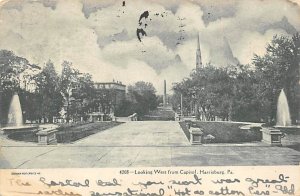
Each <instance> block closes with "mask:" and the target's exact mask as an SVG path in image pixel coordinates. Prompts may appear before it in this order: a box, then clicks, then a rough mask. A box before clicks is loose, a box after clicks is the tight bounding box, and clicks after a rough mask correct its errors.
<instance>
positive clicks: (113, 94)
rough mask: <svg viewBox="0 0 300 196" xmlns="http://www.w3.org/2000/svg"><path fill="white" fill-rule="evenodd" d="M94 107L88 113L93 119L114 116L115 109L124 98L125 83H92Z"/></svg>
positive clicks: (101, 119)
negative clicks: (94, 91)
mask: <svg viewBox="0 0 300 196" xmlns="http://www.w3.org/2000/svg"><path fill="white" fill-rule="evenodd" d="M94 87H95V89H96V96H95V99H96V100H95V101H96V107H95V108H94V111H93V112H92V113H91V114H90V116H91V118H92V120H93V121H97V120H98V121H103V120H108V119H107V118H114V112H115V109H116V108H117V107H118V106H119V105H120V104H121V102H122V101H123V100H125V96H126V85H124V84H122V83H121V82H118V81H116V82H115V81H113V82H98V83H94Z"/></svg>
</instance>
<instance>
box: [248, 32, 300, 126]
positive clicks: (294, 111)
mask: <svg viewBox="0 0 300 196" xmlns="http://www.w3.org/2000/svg"><path fill="white" fill-rule="evenodd" d="M299 59H300V36H299V33H297V34H295V35H294V36H293V37H292V38H289V37H286V36H277V35H275V36H274V37H273V40H272V41H271V43H270V44H268V46H267V48H266V54H265V55H263V56H258V55H255V56H254V59H253V64H254V65H255V67H256V77H257V80H259V81H260V83H259V86H258V94H259V95H260V100H261V101H262V102H264V103H265V106H264V108H265V110H267V111H268V113H269V118H270V119H271V120H272V121H275V118H276V104H277V99H278V96H279V92H280V90H281V89H284V90H285V92H286V94H287V97H288V101H289V106H290V111H291V117H292V121H293V122H294V123H295V121H296V119H299V116H298V115H299V113H298V111H299V100H298V99H299V97H298V98H297V87H298V82H299V62H300V60H299Z"/></svg>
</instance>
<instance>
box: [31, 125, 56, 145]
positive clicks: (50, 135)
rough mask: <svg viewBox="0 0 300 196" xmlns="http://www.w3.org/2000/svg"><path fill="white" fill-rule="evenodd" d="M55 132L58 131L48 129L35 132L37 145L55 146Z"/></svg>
mask: <svg viewBox="0 0 300 196" xmlns="http://www.w3.org/2000/svg"><path fill="white" fill-rule="evenodd" d="M57 131H58V130H57V129H56V128H48V129H43V130H41V131H39V132H37V134H36V135H37V136H38V144H40V145H50V144H57V140H56V134H55V133H56V132H57Z"/></svg>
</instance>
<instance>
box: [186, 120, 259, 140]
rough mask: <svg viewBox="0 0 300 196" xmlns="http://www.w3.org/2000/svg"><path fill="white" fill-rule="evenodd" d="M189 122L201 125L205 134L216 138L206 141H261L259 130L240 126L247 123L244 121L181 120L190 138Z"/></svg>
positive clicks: (196, 125)
mask: <svg viewBox="0 0 300 196" xmlns="http://www.w3.org/2000/svg"><path fill="white" fill-rule="evenodd" d="M187 123H192V124H193V127H200V128H201V129H202V131H203V133H204V136H207V135H212V136H214V137H215V139H213V140H211V141H208V140H206V141H204V143H244V142H253V141H260V140H261V138H262V134H261V132H260V131H259V130H255V129H251V130H241V129H240V128H239V127H240V126H242V125H246V124H243V123H230V122H202V121H197V122H191V121H186V122H180V126H181V128H182V130H183V132H184V133H185V135H186V137H187V138H188V139H190V133H189V130H188V128H187Z"/></svg>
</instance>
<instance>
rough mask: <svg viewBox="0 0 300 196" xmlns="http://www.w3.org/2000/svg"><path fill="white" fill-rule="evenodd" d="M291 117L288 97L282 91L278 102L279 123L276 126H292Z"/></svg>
mask: <svg viewBox="0 0 300 196" xmlns="http://www.w3.org/2000/svg"><path fill="white" fill-rule="evenodd" d="M291 125H292V123H291V116H290V110H289V105H288V101H287V98H286V95H285V93H284V91H283V89H281V91H280V94H279V97H278V102H277V123H276V126H284V127H285V126H291Z"/></svg>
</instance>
